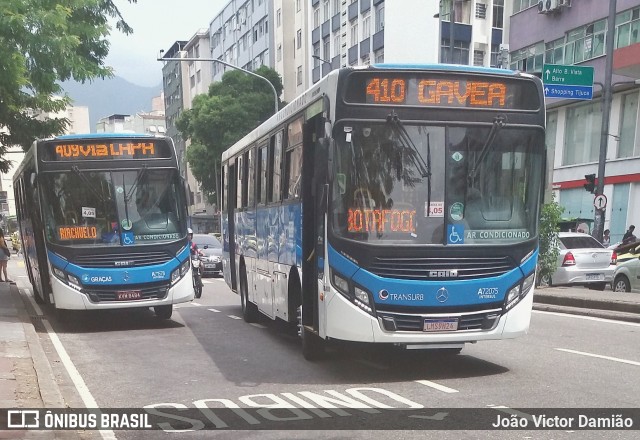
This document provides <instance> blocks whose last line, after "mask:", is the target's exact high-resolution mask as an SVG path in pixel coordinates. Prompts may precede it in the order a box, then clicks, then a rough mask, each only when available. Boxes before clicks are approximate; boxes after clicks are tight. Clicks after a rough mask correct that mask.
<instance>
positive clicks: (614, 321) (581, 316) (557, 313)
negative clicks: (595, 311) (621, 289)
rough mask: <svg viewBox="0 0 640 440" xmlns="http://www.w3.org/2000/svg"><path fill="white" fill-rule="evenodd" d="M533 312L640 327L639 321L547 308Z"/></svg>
mask: <svg viewBox="0 0 640 440" xmlns="http://www.w3.org/2000/svg"><path fill="white" fill-rule="evenodd" d="M533 313H541V314H545V315H556V316H562V317H565V318H575V319H586V320H588V321H598V322H607V323H609V324H621V325H629V326H631V327H640V323H637V322H627V321H616V320H615V319H606V318H597V317H595V316H583V315H572V314H571V313H560V312H547V311H545V310H533Z"/></svg>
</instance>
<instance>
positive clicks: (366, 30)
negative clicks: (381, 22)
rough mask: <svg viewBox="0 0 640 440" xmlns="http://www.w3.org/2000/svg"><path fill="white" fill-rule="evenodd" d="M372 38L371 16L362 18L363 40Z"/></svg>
mask: <svg viewBox="0 0 640 440" xmlns="http://www.w3.org/2000/svg"><path fill="white" fill-rule="evenodd" d="M370 36H371V16H370V15H367V16H366V17H362V39H363V40H366V39H367V38H369V37H370Z"/></svg>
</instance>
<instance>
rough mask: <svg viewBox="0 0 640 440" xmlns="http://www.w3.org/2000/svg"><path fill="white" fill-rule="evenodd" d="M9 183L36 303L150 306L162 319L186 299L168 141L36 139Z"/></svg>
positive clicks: (187, 275)
mask: <svg viewBox="0 0 640 440" xmlns="http://www.w3.org/2000/svg"><path fill="white" fill-rule="evenodd" d="M13 183H14V192H15V201H16V211H17V217H18V224H19V228H20V235H21V238H22V243H23V248H24V250H23V251H24V260H25V265H26V270H27V274H28V276H29V281H30V282H31V284H32V286H33V290H34V292H33V293H34V297H35V300H36V302H38V303H45V304H52V305H54V306H55V309H56V310H58V311H65V310H100V309H114V308H129V307H153V309H154V312H155V313H156V315H157V316H158V317H159V318H163V319H169V318H170V317H171V314H172V310H173V304H176V303H181V302H186V301H191V300H192V299H193V296H194V292H193V285H192V280H191V267H190V264H191V263H190V258H189V246H188V238H187V210H186V201H185V189H184V188H185V186H184V183H183V180H182V178H181V177H180V173H179V170H178V162H177V159H176V152H175V148H174V145H173V141H172V140H171V138H168V137H154V136H149V135H142V134H113V133H109V134H87V135H68V136H59V137H54V138H50V139H41V140H37V141H35V142H34V143H33V145H32V147H31V148H30V149H29V151H28V152H27V153H26V155H25V158H24V160H23V161H22V163H21V164H20V166H19V167H18V169H17V170H16V173H15V175H14V182H13ZM61 314H63V313H61Z"/></svg>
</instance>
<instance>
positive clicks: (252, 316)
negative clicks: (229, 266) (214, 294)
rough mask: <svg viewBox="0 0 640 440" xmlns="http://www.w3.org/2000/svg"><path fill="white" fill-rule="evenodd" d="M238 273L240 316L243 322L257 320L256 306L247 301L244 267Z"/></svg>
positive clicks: (247, 292) (247, 293)
mask: <svg viewBox="0 0 640 440" xmlns="http://www.w3.org/2000/svg"><path fill="white" fill-rule="evenodd" d="M241 272H242V274H241V275H240V303H241V305H242V318H243V319H244V322H249V323H251V322H256V321H257V320H258V307H257V306H256V305H255V304H253V303H252V302H251V301H249V291H248V287H247V273H246V272H245V270H244V267H242V269H241Z"/></svg>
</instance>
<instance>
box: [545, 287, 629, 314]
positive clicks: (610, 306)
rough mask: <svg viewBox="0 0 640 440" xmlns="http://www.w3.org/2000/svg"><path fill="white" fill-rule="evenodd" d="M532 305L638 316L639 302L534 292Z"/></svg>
mask: <svg viewBox="0 0 640 440" xmlns="http://www.w3.org/2000/svg"><path fill="white" fill-rule="evenodd" d="M533 301H534V303H539V304H549V305H555V306H561V307H575V308H583V309H596V310H604V311H611V312H621V313H629V314H637V315H640V302H630V301H620V300H615V299H611V300H602V299H595V298H580V297H574V296H570V295H568V296H559V295H550V294H544V293H538V292H536V293H535V294H534V298H533Z"/></svg>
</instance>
